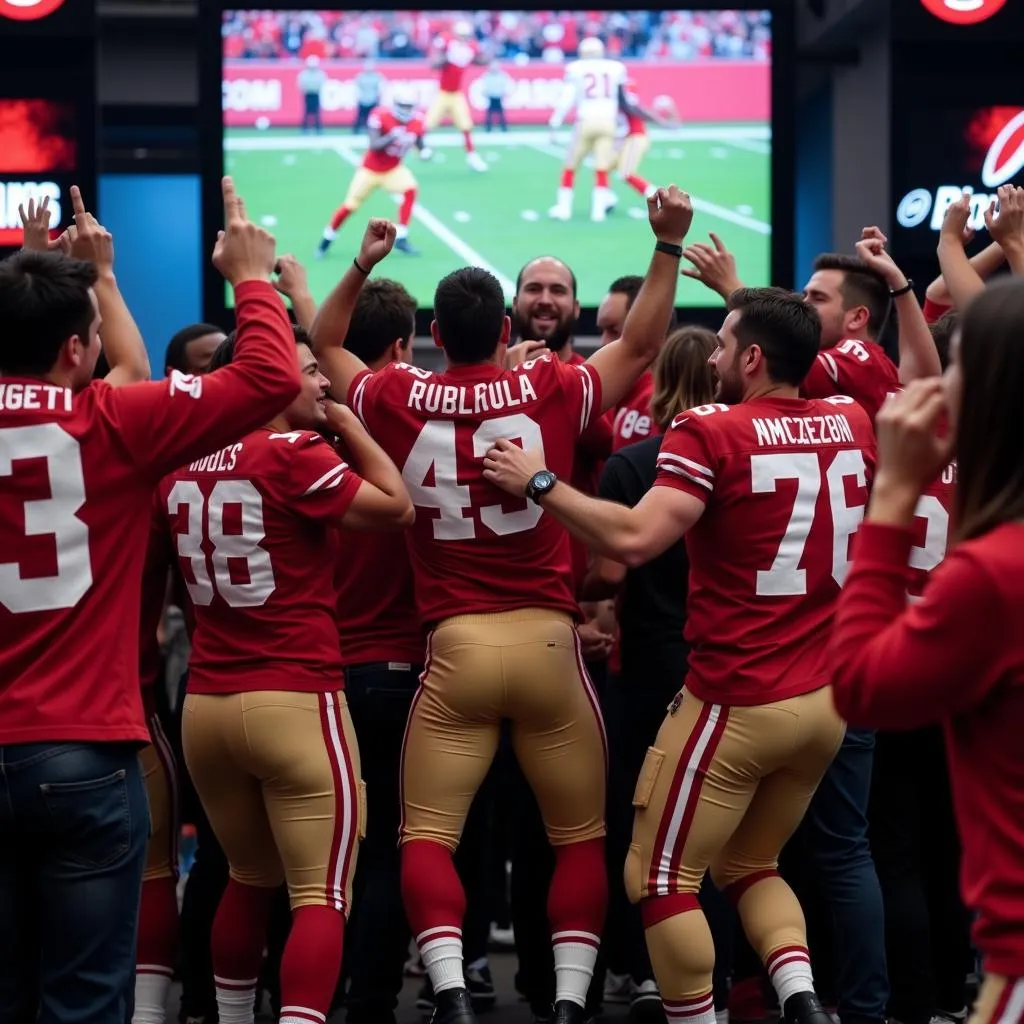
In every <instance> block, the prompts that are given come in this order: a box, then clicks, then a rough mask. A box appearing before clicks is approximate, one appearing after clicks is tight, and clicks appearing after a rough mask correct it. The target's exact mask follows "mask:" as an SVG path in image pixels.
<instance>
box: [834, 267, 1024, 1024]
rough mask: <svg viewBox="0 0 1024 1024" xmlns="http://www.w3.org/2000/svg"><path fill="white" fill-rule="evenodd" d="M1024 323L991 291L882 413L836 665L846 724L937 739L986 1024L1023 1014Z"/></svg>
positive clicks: (1006, 289) (1020, 307)
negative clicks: (925, 523)
mask: <svg viewBox="0 0 1024 1024" xmlns="http://www.w3.org/2000/svg"><path fill="white" fill-rule="evenodd" d="M1022 322H1024V285H1022V284H1021V283H1020V281H1019V280H1017V279H1016V278H1013V279H1011V280H1009V281H1005V282H1000V283H998V284H993V285H990V286H989V287H988V288H987V289H986V290H985V291H984V292H982V293H981V294H980V295H979V296H978V297H977V298H975V299H974V300H973V301H972V302H971V304H970V305H969V306H968V307H967V309H966V310H965V311H964V313H963V319H962V329H961V332H960V333H959V335H954V338H953V343H952V351H951V363H950V369H949V370H948V371H947V373H946V376H945V378H944V379H943V380H941V381H939V380H923V381H918V382H916V383H915V384H913V385H911V387H909V388H908V389H907V391H906V392H905V393H904V394H902V395H900V396H898V397H897V398H896V399H894V400H893V401H892V402H891V403H889V404H888V405H887V406H886V407H885V408H884V409H883V410H882V412H881V413H880V415H879V417H878V421H877V427H878V438H879V456H880V458H879V470H878V476H877V478H876V482H875V488H874V491H873V493H872V496H871V506H870V509H869V511H868V516H867V521H866V522H865V523H864V525H863V526H862V528H861V530H860V533H859V535H858V537H857V540H856V543H855V547H854V557H853V566H852V569H851V571H850V575H849V579H848V580H847V583H846V586H845V588H844V590H843V594H842V596H841V598H840V601H839V608H838V612H837V614H836V621H835V627H834V631H833V637H832V644H831V649H830V658H829V664H830V666H831V667H832V670H833V674H834V681H833V688H834V697H835V701H836V706H837V708H838V709H839V711H840V712H841V713H842V714H843V715H845V716H846V717H847V718H848V719H849V720H850V721H851V722H853V723H858V724H863V725H865V726H872V727H875V728H890V729H908V728H914V727H918V726H923V725H929V724H937V725H938V724H941V726H942V728H943V731H944V733H945V745H946V756H947V760H948V762H949V770H950V775H951V778H952V791H953V803H954V810H955V813H956V818H957V822H958V826H959V830H960V838H961V842H962V846H963V863H962V866H961V872H960V875H961V890H962V892H963V896H964V901H965V903H966V904H967V906H968V908H969V909H970V910H971V911H972V912H973V913H974V915H975V917H974V923H973V928H972V931H973V939H974V945H975V946H976V947H977V948H978V949H979V950H980V952H981V955H982V970H983V972H984V982H983V983H982V988H981V990H980V992H979V993H978V997H977V999H976V1001H975V1004H974V1009H973V1012H972V1016H971V1020H972V1021H973V1022H976V1024H990V1022H997V1021H1006V1022H1011V1021H1012V1022H1019V1021H1020V1020H1021V1017H1022V1006H1024V980H1022V979H1024V902H1022V899H1021V893H1022V892H1024V866H1022V861H1021V857H1020V850H1021V847H1022V845H1024V827H1022V822H1024V816H1022V814H1021V810H1020V803H1021V788H1020V779H1021V777H1022V774H1024V749H1022V747H1021V742H1020V737H1021V731H1022V729H1024V526H1022V520H1024V483H1022V480H1024V477H1022V466H1024V464H1022V462H1021V458H1020V443H1019V435H1018V433H1017V432H1016V430H1015V425H1016V424H1017V422H1018V421H1019V415H1020V414H1019V406H1020V395H1021V389H1022V388H1024V361H1022V351H1021V346H1020V325H1021V323H1022ZM943 421H945V425H946V429H945V430H942V429H941V425H942V423H943ZM954 450H955V452H956V456H957V467H958V468H957V472H958V480H957V491H956V496H955V505H956V515H955V519H956V526H955V530H954V535H953V542H952V544H951V547H950V550H949V553H948V554H947V556H946V559H945V561H944V563H943V564H942V565H941V566H940V567H939V568H938V569H936V570H935V572H934V573H933V575H932V576H931V578H930V579H929V580H928V582H927V584H926V586H925V589H924V594H923V596H922V598H921V600H920V601H917V602H914V603H913V604H911V605H910V606H909V607H908V605H907V601H906V589H907V586H908V584H909V583H910V582H911V574H910V572H909V569H908V565H909V559H910V554H911V551H912V548H913V545H914V543H915V529H914V515H915V509H916V507H917V505H918V501H919V499H920V496H921V494H922V493H923V489H924V486H925V484H926V483H927V481H929V480H931V479H933V478H934V477H935V476H936V474H938V473H940V472H941V471H942V468H943V467H944V466H945V465H947V464H948V462H949V460H950V457H951V455H952V454H953V452H954Z"/></svg>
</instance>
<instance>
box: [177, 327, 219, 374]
mask: <svg viewBox="0 0 1024 1024" xmlns="http://www.w3.org/2000/svg"><path fill="white" fill-rule="evenodd" d="M223 340H224V332H223V331H222V330H221V329H220V328H219V327H217V326H215V325H214V324H205V323H198V324H189V325H188V326H187V327H182V329H181V330H180V331H178V332H176V333H175V334H174V336H173V337H172V338H171V340H170V341H169V342H167V351H166V353H165V355H164V376H167V375H168V374H170V372H171V370H179V371H180V372H181V373H205V372H206V370H207V368H208V367H209V365H210V360H211V359H212V358H213V353H214V352H216V351H217V346H218V345H219V344H220V343H221V342H222V341H223Z"/></svg>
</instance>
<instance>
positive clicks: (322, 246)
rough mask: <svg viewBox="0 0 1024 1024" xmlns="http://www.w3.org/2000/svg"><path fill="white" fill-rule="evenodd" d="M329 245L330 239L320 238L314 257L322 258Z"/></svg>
mask: <svg viewBox="0 0 1024 1024" xmlns="http://www.w3.org/2000/svg"><path fill="white" fill-rule="evenodd" d="M330 247H331V239H329V238H321V239H320V243H319V244H318V245H317V247H316V253H315V254H314V257H313V258H314V259H318V260H322V259H323V258H324V257H325V256H326V255H327V250H328V249H330Z"/></svg>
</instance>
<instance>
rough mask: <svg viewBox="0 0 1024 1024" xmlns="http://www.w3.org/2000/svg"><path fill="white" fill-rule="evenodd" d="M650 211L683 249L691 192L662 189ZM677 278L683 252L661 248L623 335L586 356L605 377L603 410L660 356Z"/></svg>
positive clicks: (671, 242)
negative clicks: (588, 356) (677, 253)
mask: <svg viewBox="0 0 1024 1024" xmlns="http://www.w3.org/2000/svg"><path fill="white" fill-rule="evenodd" d="M647 215H648V217H649V219H650V222H651V230H652V231H653V232H654V236H655V238H656V239H657V241H658V242H659V243H665V244H666V245H667V246H668V247H672V246H677V247H679V248H680V249H681V248H682V241H683V239H684V238H685V237H686V232H687V231H689V230H690V223H691V221H692V220H693V207H692V205H691V204H690V197H689V195H688V194H687V193H686V192H683V191H681V190H680V189H678V188H676V186H675V185H670V186H669V187H668V188H667V189H664V188H660V189H658V191H657V192H656V193H655V194H654V195H653V196H651V197H650V198H649V199H648V200H647ZM678 281H679V256H677V255H674V254H673V253H672V252H671V251H669V252H664V251H659V250H658V249H657V248H656V249H655V251H654V253H653V254H652V255H651V264H650V266H649V267H648V269H647V276H646V277H645V278H644V283H643V285H642V286H641V288H640V292H639V294H638V295H637V297H636V300H635V301H634V303H633V305H632V307H631V308H630V310H629V313H628V314H627V315H626V322H625V324H623V327H622V337H621V338H619V340H618V341H613V342H611V343H610V344H608V345H605V346H604V347H602V348H600V349H598V350H597V351H596V352H595V353H594V354H593V355H592V356H591V357H590V359H589V360H587V361H588V362H589V363H590V365H591V366H593V367H594V369H595V370H597V372H598V374H599V375H600V377H601V409H602V411H603V410H605V409H610V408H612V407H613V406H616V405H618V404H619V402H621V401H622V399H623V398H625V397H626V395H628V394H629V392H630V390H631V389H632V387H633V385H634V384H635V383H636V381H637V379H638V378H639V377H640V375H641V374H642V373H643V372H644V370H646V369H647V367H648V366H650V365H651V363H653V362H654V360H655V359H656V358H657V356H658V353H659V352H660V351H661V347H662V345H664V344H665V334H666V332H667V330H668V325H669V322H670V321H671V319H672V308H673V305H674V304H675V298H676V284H677V283H678Z"/></svg>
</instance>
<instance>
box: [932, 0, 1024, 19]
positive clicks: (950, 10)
mask: <svg viewBox="0 0 1024 1024" xmlns="http://www.w3.org/2000/svg"><path fill="white" fill-rule="evenodd" d="M921 3H922V4H924V6H925V7H926V8H927V10H928V11H929V13H931V14H934V15H935V17H936V18H940V19H941V20H942V21H948V22H949V23H950V24H952V25H977V24H978V23H979V22H982V21H988V19H989V18H991V17H992V15H993V14H996V13H997V12H998V11H999V10H1000V8H1002V7H1004V6H1005V5H1006V0H921Z"/></svg>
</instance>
